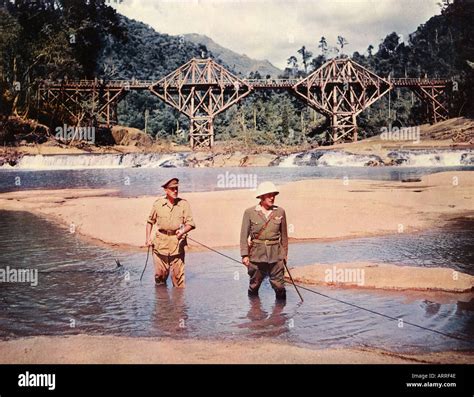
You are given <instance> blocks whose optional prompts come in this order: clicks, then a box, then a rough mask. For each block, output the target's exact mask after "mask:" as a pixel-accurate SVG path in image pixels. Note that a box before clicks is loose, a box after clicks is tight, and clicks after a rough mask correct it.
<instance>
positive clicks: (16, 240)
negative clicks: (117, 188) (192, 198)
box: [0, 211, 474, 352]
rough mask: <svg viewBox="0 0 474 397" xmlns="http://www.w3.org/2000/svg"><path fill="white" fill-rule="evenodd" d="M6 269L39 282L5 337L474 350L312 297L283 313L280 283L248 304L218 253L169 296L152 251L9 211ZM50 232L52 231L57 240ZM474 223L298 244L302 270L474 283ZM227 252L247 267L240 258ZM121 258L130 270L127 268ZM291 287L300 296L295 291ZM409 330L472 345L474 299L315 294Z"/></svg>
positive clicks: (190, 262)
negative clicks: (439, 271) (335, 267)
mask: <svg viewBox="0 0 474 397" xmlns="http://www.w3.org/2000/svg"><path fill="white" fill-rule="evenodd" d="M0 219H1V222H0V263H1V267H6V266H10V267H15V268H29V269H38V270H39V272H40V273H39V275H38V285H37V286H34V287H33V286H30V285H29V284H26V283H24V284H22V283H2V284H1V285H0V337H1V338H2V339H9V338H16V337H22V336H33V335H70V334H81V333H86V334H100V335H103V334H106V335H111V334H112V335H124V336H143V337H154V336H169V337H173V338H201V339H210V340H215V339H224V340H226V339H240V340H242V339H255V338H260V337H271V338H273V339H275V340H279V341H286V342H291V343H294V344H296V345H304V346H310V347H313V348H326V347H343V346H345V347H360V346H367V347H374V348H381V349H389V350H393V351H403V352H420V351H422V352H425V351H441V350H448V349H458V350H464V349H472V348H473V347H474V346H473V344H472V343H467V342H463V341H459V340H456V339H450V338H446V337H444V336H442V335H439V334H434V333H430V332H428V331H426V330H422V329H419V328H416V327H413V326H411V325H408V324H406V323H405V324H404V326H403V327H400V326H399V322H398V321H391V320H389V319H387V318H384V317H380V316H377V315H374V314H371V313H368V312H365V311H361V310H359V309H356V308H354V307H351V306H347V305H344V304H342V303H340V302H336V301H333V300H330V299H327V298H324V297H321V296H318V295H314V294H311V293H308V292H305V291H303V294H304V298H305V301H304V303H303V304H300V303H299V300H298V297H297V295H296V293H295V292H294V291H292V290H291V289H290V290H289V292H288V300H287V302H286V304H285V305H282V304H277V303H275V300H274V294H273V291H272V290H271V288H270V286H269V284H268V281H265V283H264V285H263V286H262V290H261V294H260V296H261V298H260V299H258V300H249V299H248V298H247V296H246V288H247V282H248V280H247V279H248V277H247V275H246V273H245V271H244V268H243V266H241V265H238V264H236V263H233V262H232V261H229V260H228V259H225V258H222V257H221V256H218V255H216V254H214V253H212V252H198V253H189V254H187V263H186V278H187V279H186V282H187V286H186V288H185V289H184V290H178V289H173V288H171V287H170V286H168V288H163V287H161V288H157V287H155V286H154V282H153V270H152V268H153V266H152V265H151V263H149V264H148V267H147V270H146V272H145V276H144V280H143V282H142V283H140V281H139V278H140V274H141V271H142V269H143V265H144V261H145V258H146V253H145V252H141V253H125V252H116V251H114V250H112V249H108V248H103V247H98V246H93V245H89V244H87V243H85V242H84V241H82V240H81V239H79V238H78V237H76V236H75V235H74V234H71V233H69V231H68V230H67V229H66V228H62V227H58V226H55V225H52V224H50V223H49V222H47V221H46V220H44V219H41V218H38V217H36V216H34V215H33V214H30V213H27V212H9V211H0ZM45 231H47V232H45ZM473 231H474V222H473V221H472V219H470V220H469V219H467V220H464V221H460V222H457V223H455V224H453V225H452V227H450V228H449V229H445V230H432V231H428V232H424V233H417V234H413V235H410V236H405V235H394V236H385V237H374V238H359V239H351V240H345V241H336V242H325V243H301V244H292V245H290V266H296V265H305V264H309V263H314V262H315V261H318V262H321V263H328V264H330V263H334V262H344V261H356V260H368V261H380V262H392V263H404V264H410V265H415V266H446V265H447V264H449V266H451V267H453V268H455V269H459V270H462V271H465V272H468V273H470V274H474V266H473V263H474V261H473V252H474V249H473V248H474V246H473V240H472V232H473ZM223 252H224V253H225V254H227V255H229V256H231V257H235V258H238V256H239V255H238V251H237V249H227V250H223ZM115 259H118V260H119V261H120V263H121V264H122V268H117V267H116V264H115ZM288 288H290V287H288ZM314 289H315V290H317V291H319V292H321V293H324V294H327V295H329V296H332V297H334V298H337V299H340V300H345V301H348V302H351V303H354V304H357V305H360V306H362V307H365V308H368V309H370V310H375V311H378V312H381V313H384V314H386V315H389V316H393V317H395V318H401V319H403V320H404V322H412V323H416V324H419V325H421V326H424V327H428V328H430V329H434V330H437V331H440V332H445V333H450V334H455V335H458V336H461V337H463V338H470V339H471V340H472V339H473V336H474V321H473V319H474V317H473V310H474V300H473V295H472V294H440V293H437V294H435V293H418V294H415V293H406V292H388V291H372V290H357V289H337V288H330V287H324V288H323V287H314Z"/></svg>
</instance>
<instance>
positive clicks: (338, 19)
mask: <svg viewBox="0 0 474 397" xmlns="http://www.w3.org/2000/svg"><path fill="white" fill-rule="evenodd" d="M112 1H113V0H112ZM122 1H123V2H122V3H121V4H119V5H117V6H116V8H117V10H118V11H119V12H121V13H122V14H124V15H126V16H128V17H129V18H133V19H136V20H139V21H142V22H145V23H147V24H148V25H150V26H152V27H153V28H154V29H155V30H157V31H159V32H162V33H169V34H173V35H178V34H184V33H199V34H205V35H207V36H209V37H211V38H212V39H213V40H214V41H216V42H217V43H219V44H220V45H222V46H224V47H227V48H229V49H231V50H233V51H236V52H238V53H242V54H243V53H245V54H247V55H248V56H250V57H252V58H256V59H269V60H270V61H271V62H273V63H274V64H275V65H276V66H278V67H280V68H284V67H285V65H286V59H287V58H288V57H289V56H290V55H293V54H295V53H296V51H297V50H298V48H300V47H301V46H302V45H306V46H307V48H308V49H309V50H310V51H313V52H314V53H316V52H318V48H317V43H318V41H319V39H320V37H321V36H325V37H326V38H327V40H328V42H329V44H331V45H336V39H337V36H338V35H341V36H343V37H345V38H346V39H347V40H348V42H349V44H348V45H347V47H345V52H346V50H347V53H352V52H354V51H359V52H362V53H363V52H365V51H366V49H367V47H368V46H369V44H372V45H373V46H374V47H375V48H377V47H378V44H379V43H380V40H381V39H383V38H384V37H385V36H386V35H387V34H389V33H391V32H393V31H396V32H397V33H399V34H402V35H404V36H405V37H408V34H409V33H411V32H413V31H414V30H416V28H417V27H418V25H420V24H421V23H424V22H426V21H427V20H428V19H429V18H430V17H431V16H433V15H435V14H437V13H439V7H438V6H437V3H438V2H439V0H398V1H393V0H376V1H374V0H365V1H364V0H345V1H340V0H336V1H335V0H319V1H317V0H312V1H311V0H299V1H298V0H292V1H291V0H287V1H278V0H274V1H270V0H260V1H258V0H253V1H247V0H240V1H235V0H232V1H230V0H221V1H217V0H173V1H171V0H122ZM112 4H113V3H112Z"/></svg>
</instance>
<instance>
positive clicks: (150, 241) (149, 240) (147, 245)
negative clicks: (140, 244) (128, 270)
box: [145, 239, 153, 247]
mask: <svg viewBox="0 0 474 397" xmlns="http://www.w3.org/2000/svg"><path fill="white" fill-rule="evenodd" d="M151 245H153V241H152V240H151V239H148V240H146V242H145V246H146V247H150V246H151Z"/></svg>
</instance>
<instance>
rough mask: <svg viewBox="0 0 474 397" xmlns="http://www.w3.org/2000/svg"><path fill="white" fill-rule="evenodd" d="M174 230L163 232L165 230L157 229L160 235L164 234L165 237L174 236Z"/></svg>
mask: <svg viewBox="0 0 474 397" xmlns="http://www.w3.org/2000/svg"><path fill="white" fill-rule="evenodd" d="M176 230H177V229H176ZM176 230H165V229H158V231H159V232H160V233H161V234H166V235H167V236H175V235H176Z"/></svg>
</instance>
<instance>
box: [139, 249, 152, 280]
mask: <svg viewBox="0 0 474 397" xmlns="http://www.w3.org/2000/svg"><path fill="white" fill-rule="evenodd" d="M150 247H151V245H149V246H148V251H147V253H146V261H145V267H144V268H143V271H142V275H141V276H140V282H142V278H143V274H144V273H145V269H146V265H147V264H148V257H149V256H150Z"/></svg>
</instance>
